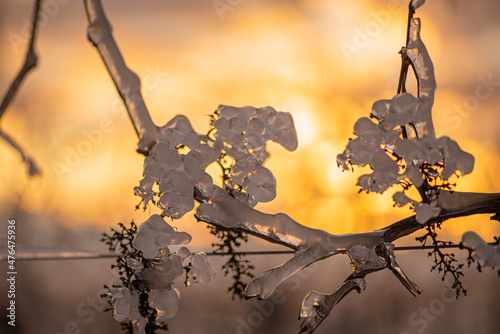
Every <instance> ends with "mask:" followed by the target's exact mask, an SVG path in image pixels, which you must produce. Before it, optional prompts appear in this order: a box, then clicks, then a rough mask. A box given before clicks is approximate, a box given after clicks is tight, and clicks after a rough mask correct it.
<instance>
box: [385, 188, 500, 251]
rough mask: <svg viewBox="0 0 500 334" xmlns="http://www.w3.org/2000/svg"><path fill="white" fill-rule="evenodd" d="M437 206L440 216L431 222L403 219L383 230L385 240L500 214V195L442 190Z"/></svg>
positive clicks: (390, 240)
mask: <svg viewBox="0 0 500 334" xmlns="http://www.w3.org/2000/svg"><path fill="white" fill-rule="evenodd" d="M437 205H438V206H439V207H440V208H441V214H440V215H439V216H437V217H435V218H433V219H431V220H429V221H428V222H427V223H426V224H424V225H422V224H419V223H417V221H416V219H415V218H416V217H415V216H411V217H408V218H405V219H402V220H400V221H398V222H396V223H394V224H391V225H389V226H387V227H385V228H383V229H382V230H386V231H385V233H384V239H385V240H386V241H388V242H393V241H394V240H397V239H399V238H402V237H404V236H407V235H409V234H412V233H413V232H415V231H418V230H420V229H422V228H424V227H425V226H427V225H429V224H433V223H435V222H444V221H446V220H448V219H450V218H457V217H465V216H470V215H475V214H495V213H498V212H500V193H493V194H485V193H462V192H450V191H444V190H441V191H440V193H439V197H438V199H437Z"/></svg>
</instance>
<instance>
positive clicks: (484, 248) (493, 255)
mask: <svg viewBox="0 0 500 334" xmlns="http://www.w3.org/2000/svg"><path fill="white" fill-rule="evenodd" d="M462 245H464V247H467V248H470V249H472V250H473V257H474V260H476V261H480V262H483V263H484V265H485V266H488V267H498V266H500V245H499V244H497V245H488V244H487V243H486V242H485V241H484V240H483V238H481V237H480V236H479V235H478V234H477V233H475V232H472V231H469V232H465V233H464V234H463V236H462Z"/></svg>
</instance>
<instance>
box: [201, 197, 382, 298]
mask: <svg viewBox="0 0 500 334" xmlns="http://www.w3.org/2000/svg"><path fill="white" fill-rule="evenodd" d="M196 216H197V217H198V218H199V219H200V220H202V221H205V222H208V223H211V224H213V225H216V226H220V227H224V228H231V229H238V230H242V231H245V232H248V233H251V234H254V235H258V236H260V237H261V238H264V239H267V240H269V241H271V242H275V243H279V244H282V245H285V246H287V247H289V248H291V249H294V250H296V253H295V255H294V257H292V258H291V259H290V260H288V261H287V262H285V263H284V264H283V265H281V266H278V267H276V268H273V269H270V270H268V271H266V272H264V273H263V274H262V275H261V276H260V277H258V278H256V279H254V280H253V281H251V282H250V283H249V285H248V286H247V288H246V290H245V296H246V297H247V298H251V297H258V298H268V297H269V296H270V295H271V294H272V293H273V291H274V290H275V289H276V287H277V286H278V285H279V284H281V283H282V282H283V281H284V280H286V279H287V278H288V277H290V276H292V275H294V274H295V273H297V272H298V271H300V270H301V269H303V268H305V267H307V266H308V265H310V264H312V263H314V262H316V261H318V260H320V259H323V258H326V257H329V256H332V255H335V254H339V253H343V252H346V251H347V250H349V249H351V248H352V247H354V246H356V245H365V246H366V247H375V246H376V245H378V244H380V243H381V242H382V236H383V234H384V230H380V231H375V232H367V233H357V234H345V235H333V234H329V233H327V232H325V231H323V230H317V229H313V228H309V227H306V226H304V225H301V224H299V223H297V222H296V221H294V220H293V219H292V218H290V217H289V216H288V215H286V214H283V213H279V214H274V215H271V214H266V213H262V212H259V211H257V210H255V209H253V208H251V207H248V206H246V205H244V204H243V203H241V202H239V201H238V200H237V199H235V198H233V197H231V196H229V195H228V194H226V193H225V192H224V191H223V190H222V189H220V188H218V187H216V188H215V190H214V193H213V197H212V198H211V202H209V203H202V204H200V205H199V206H198V209H197V212H196Z"/></svg>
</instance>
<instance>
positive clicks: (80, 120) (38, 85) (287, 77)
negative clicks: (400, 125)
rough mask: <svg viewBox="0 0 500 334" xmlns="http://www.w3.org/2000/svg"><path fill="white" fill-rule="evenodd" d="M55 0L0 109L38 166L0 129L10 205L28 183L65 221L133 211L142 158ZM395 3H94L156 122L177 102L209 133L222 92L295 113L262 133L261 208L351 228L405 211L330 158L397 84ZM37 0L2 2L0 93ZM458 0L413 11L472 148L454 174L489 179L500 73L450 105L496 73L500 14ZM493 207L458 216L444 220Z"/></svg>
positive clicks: (191, 227) (452, 115) (68, 15)
mask: <svg viewBox="0 0 500 334" xmlns="http://www.w3.org/2000/svg"><path fill="white" fill-rule="evenodd" d="M63 2H66V1H61V2H57V1H56V2H55V3H57V4H58V5H57V6H56V7H54V8H45V10H44V12H43V14H44V15H45V16H44V17H45V20H44V21H43V26H42V28H41V30H40V34H39V41H38V45H37V50H38V54H39V55H40V61H39V66H38V67H37V68H36V69H35V70H34V71H33V72H32V73H31V74H30V75H29V76H28V78H27V80H26V82H25V83H24V84H23V86H22V90H21V91H20V93H19V94H18V96H17V98H16V100H15V101H14V103H13V104H12V105H11V107H10V108H9V109H8V110H7V112H6V114H5V115H4V117H3V118H2V120H1V126H2V128H3V129H5V130H6V131H8V132H9V133H10V134H12V135H13V136H14V137H15V138H16V139H17V140H18V141H19V142H20V143H21V144H22V145H23V146H24V147H26V148H27V149H28V152H29V153H30V154H31V155H32V156H34V157H35V159H36V161H37V162H38V164H39V165H40V167H41V169H42V170H43V176H42V177H41V178H39V179H36V180H28V179H27V177H26V174H25V171H24V169H23V166H22V164H21V163H20V161H19V157H18V155H17V154H16V153H15V152H14V151H12V150H11V149H10V148H9V147H7V146H6V145H4V144H3V143H0V155H1V156H2V159H1V160H0V170H1V171H2V173H1V175H0V203H1V204H0V205H1V208H2V211H3V212H4V214H5V215H8V214H9V212H11V211H12V210H13V207H14V206H15V203H16V201H17V198H18V194H20V193H22V196H21V206H22V208H23V209H24V210H26V211H29V212H32V213H35V214H37V215H40V216H46V217H53V218H54V220H55V221H62V222H64V223H65V224H67V225H72V226H84V225H87V224H92V225H103V227H104V226H112V225H114V224H115V223H116V222H119V221H129V220H130V219H131V218H134V219H135V220H136V221H143V220H145V219H147V217H148V212H146V213H142V212H138V211H135V210H134V207H135V205H136V204H137V203H138V202H139V198H137V197H135V196H134V195H133V187H134V186H136V185H138V181H139V180H140V179H141V173H142V162H143V158H142V156H140V155H138V154H136V153H135V147H136V143H137V138H136V135H135V132H134V130H133V128H132V126H131V124H130V121H129V120H128V117H127V115H126V113H125V110H124V108H123V107H122V106H121V104H120V102H119V100H118V96H117V93H116V92H115V89H114V86H113V84H112V82H111V80H110V78H109V76H108V75H107V73H106V72H105V69H104V66H103V64H102V61H101V60H100V57H99V55H98V54H97V52H96V50H95V49H94V48H93V47H92V46H91V44H90V43H89V42H88V41H87V39H86V30H85V29H86V17H85V13H84V10H83V5H82V3H81V1H71V2H69V3H67V4H61V3H63ZM389 2H390V1H387V2H386V1H326V0H302V1H301V0H295V1H291V0H289V1H285V0H276V1H243V2H241V4H239V5H237V6H236V7H234V8H232V10H228V11H226V12H224V13H220V12H219V13H218V12H217V11H216V10H215V9H214V7H213V4H212V2H211V1H198V0H189V1H187V0H186V1H182V2H179V1H167V2H165V1H159V0H156V1H148V2H147V3H141V2H137V1H119V2H116V1H115V2H114V1H104V6H105V10H106V11H107V14H108V17H109V19H110V21H111V24H112V25H113V27H114V34H115V38H116V40H117V43H118V45H119V46H120V48H121V50H122V52H123V54H124V57H125V59H126V61H127V63H128V65H129V66H130V67H131V68H132V69H133V70H134V71H135V72H137V73H138V74H139V75H140V76H141V78H142V80H143V85H144V86H143V87H144V89H143V93H144V96H145V99H146V103H147V105H148V107H149V109H150V112H151V115H152V118H153V120H154V121H155V123H156V124H157V125H163V124H164V123H166V122H167V121H168V120H169V119H171V118H172V117H173V116H175V115H176V114H180V113H181V114H185V115H186V116H188V118H189V119H190V120H191V122H192V124H193V126H194V127H195V129H196V130H198V131H199V132H206V131H207V130H208V117H207V116H206V115H208V114H211V113H212V112H213V111H214V110H215V109H216V108H217V106H218V105H219V104H227V105H235V106H242V105H252V106H255V107H262V106H267V105H270V106H273V107H274V108H276V109H277V110H281V111H289V112H291V113H292V115H293V116H294V118H295V122H296V127H297V131H298V136H299V148H298V149H297V150H296V151H295V152H287V151H285V150H284V149H283V148H281V147H280V146H278V145H275V144H271V148H270V150H271V152H272V157H271V159H270V160H269V161H268V163H267V166H268V167H269V168H270V169H271V170H272V171H273V173H274V175H275V176H276V178H277V181H278V196H277V198H276V200H275V201H273V202H272V203H269V204H265V205H261V206H260V207H261V209H262V210H264V211H266V212H278V211H281V212H286V213H288V214H289V215H290V216H292V217H293V218H294V219H296V220H297V221H299V222H301V223H302V224H305V225H308V226H311V227H316V228H322V229H325V230H328V231H329V232H332V233H349V232H361V231H366V230H372V229H376V228H381V227H383V226H385V225H388V224H390V223H391V222H393V221H395V220H397V219H399V218H403V217H405V216H407V215H409V214H410V211H409V209H408V208H407V207H406V208H402V209H395V208H393V207H392V200H391V198H390V196H391V194H392V193H393V191H391V190H389V191H388V192H386V194H384V195H376V194H370V195H366V194H362V195H358V194H357V191H358V189H357V187H355V183H356V177H357V175H360V174H359V172H357V173H355V174H351V173H342V172H341V171H340V169H339V168H337V166H336V162H335V157H336V155H337V154H338V153H341V152H342V151H343V149H344V146H345V144H346V143H347V140H348V138H349V137H350V136H352V128H353V125H354V122H355V121H356V119H358V118H359V117H363V116H368V115H369V112H370V108H371V105H372V103H373V102H375V101H376V100H379V99H387V98H389V99H390V98H392V96H393V95H394V94H395V91H396V88H397V77H398V74H399V67H400V61H399V59H400V58H399V55H398V54H397V51H398V50H399V49H400V47H401V46H402V45H403V43H404V38H405V24H406V23H405V22H406V15H407V14H406V11H405V8H406V5H402V3H403V2H401V5H399V6H396V7H390V6H389ZM31 3H32V1H15V0H9V1H2V4H0V22H1V24H0V32H1V33H0V45H1V47H0V92H4V91H5V90H6V88H7V85H8V84H9V83H10V80H11V78H12V77H13V76H14V75H15V72H16V71H17V69H18V68H19V66H20V64H21V57H22V55H23V53H24V47H23V44H22V43H23V41H24V40H25V39H23V31H24V29H25V26H26V23H25V22H26V18H29V17H30V16H31ZM404 3H406V1H405V2H404ZM452 3H453V2H450V1H448V2H445V1H440V2H438V3H435V2H431V1H429V3H427V4H426V5H425V6H424V7H423V8H422V9H421V10H419V11H418V12H417V17H421V18H422V25H423V30H422V37H423V40H424V42H425V43H426V45H427V47H428V49H429V52H430V55H431V57H432V59H433V61H434V66H435V68H436V79H437V82H438V90H437V92H436V102H435V108H434V121H435V125H436V130H437V132H438V134H440V135H449V136H451V137H452V138H453V139H455V140H457V142H458V143H459V144H460V145H461V147H462V148H463V149H464V150H465V151H468V152H471V153H473V154H474V155H475V157H476V165H475V170H474V172H473V173H472V174H471V175H469V176H466V177H464V178H460V179H459V180H458V184H459V186H458V189H459V190H464V191H484V192H497V191H499V190H500V178H498V177H495V176H496V172H497V171H498V168H499V167H500V155H499V149H500V141H499V137H498V130H497V124H498V116H497V109H498V105H499V102H500V93H499V92H497V91H496V90H498V86H494V85H493V86H491V87H490V88H491V89H492V92H491V96H489V97H488V98H487V99H483V100H481V101H479V105H478V106H477V107H476V108H473V109H474V110H471V111H470V112H469V111H467V110H466V111H462V112H459V111H457V110H464V109H463V106H464V105H466V104H467V101H469V102H470V101H472V100H471V98H474V96H475V92H476V88H477V87H478V85H481V83H482V82H483V81H484V79H485V78H486V79H487V78H488V76H490V78H492V81H493V82H497V81H500V65H499V63H498V61H497V58H498V53H499V51H500V43H498V41H499V40H500V38H499V37H500V22H499V21H498V19H497V18H496V17H495V16H494V15H493V14H492V13H494V12H495V8H496V9H498V6H499V5H498V4H497V3H496V2H495V1H493V0H491V1H480V2H477V3H476V2H475V3H474V4H473V5H472V4H467V3H461V4H460V5H459V6H456V7H452V6H451V4H452ZM396 4H398V2H397V1H396ZM496 12H498V10H497V11H496ZM221 18H222V19H221ZM360 36H366V37H365V39H363V38H362V37H360ZM18 41H20V42H19V43H18ZM346 50H350V51H346ZM353 50H354V51H353ZM351 51H352V52H351ZM481 78H482V79H481ZM482 80H483V81H482ZM2 94H3V93H2ZM455 106H458V107H459V108H460V107H461V108H462V109H456V108H455ZM75 152H77V153H76V155H75ZM78 152H84V154H78ZM61 166H66V167H65V168H63V169H61ZM157 210H158V209H152V210H151V213H156V212H158V211H157ZM487 220H488V218H487V217H479V218H471V219H467V220H462V221H463V225H464V226H462V227H460V228H457V229H455V230H454V233H457V234H459V233H461V232H463V230H464V229H467V228H470V226H471V225H472V224H473V223H477V222H481V221H487ZM467 224H469V225H468V226H467ZM178 226H179V227H180V228H181V229H185V230H188V231H190V232H191V233H193V234H194V235H195V236H196V235H200V237H201V235H203V234H204V233H205V228H204V227H203V228H199V227H197V225H196V223H195V222H194V218H192V215H189V214H188V215H186V218H183V219H182V223H179V224H178ZM488 226H489V227H488ZM488 226H486V227H485V225H484V224H481V227H480V228H476V230H477V231H478V232H479V233H480V234H481V233H482V234H483V236H484V237H489V235H488V234H487V233H492V229H493V228H494V227H492V226H491V225H488ZM498 230H499V229H498V226H496V227H495V231H496V232H498Z"/></svg>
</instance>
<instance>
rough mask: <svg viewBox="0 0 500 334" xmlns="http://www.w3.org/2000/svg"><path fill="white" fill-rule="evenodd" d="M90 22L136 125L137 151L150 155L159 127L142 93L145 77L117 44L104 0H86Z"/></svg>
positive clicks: (90, 32)
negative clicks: (139, 74)
mask: <svg viewBox="0 0 500 334" xmlns="http://www.w3.org/2000/svg"><path fill="white" fill-rule="evenodd" d="M84 3H85V10H86V12H87V18H88V22H89V25H88V27H87V33H88V38H89V40H90V41H91V42H92V43H93V44H94V46H95V47H96V48H97V50H99V54H100V55H101V57H102V60H103V61H104V64H105V65H106V68H107V69H108V72H109V74H110V75H111V78H112V79H113V83H114V84H115V87H116V90H117V91H118V93H119V94H120V97H121V99H122V100H123V103H124V104H125V107H126V108H127V111H128V114H129V116H130V119H131V120H132V124H133V125H134V128H135V131H136V133H137V136H138V137H139V143H138V148H137V151H138V152H139V153H142V154H144V155H148V154H149V151H150V150H151V148H152V147H153V145H154V144H155V142H156V135H157V133H158V128H157V127H156V126H155V125H154V123H153V121H152V119H151V116H150V114H149V111H148V109H147V107H146V104H145V102H144V99H143V97H142V93H141V80H140V78H139V76H138V75H137V74H135V73H134V72H132V71H131V70H130V69H129V68H128V67H127V65H126V64H125V60H124V59H123V56H122V55H121V53H120V49H119V48H118V45H117V44H116V42H115V40H114V38H113V34H112V27H111V25H110V23H109V22H108V19H107V18H106V15H105V13H104V10H103V8H102V4H101V1H100V0H84Z"/></svg>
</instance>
